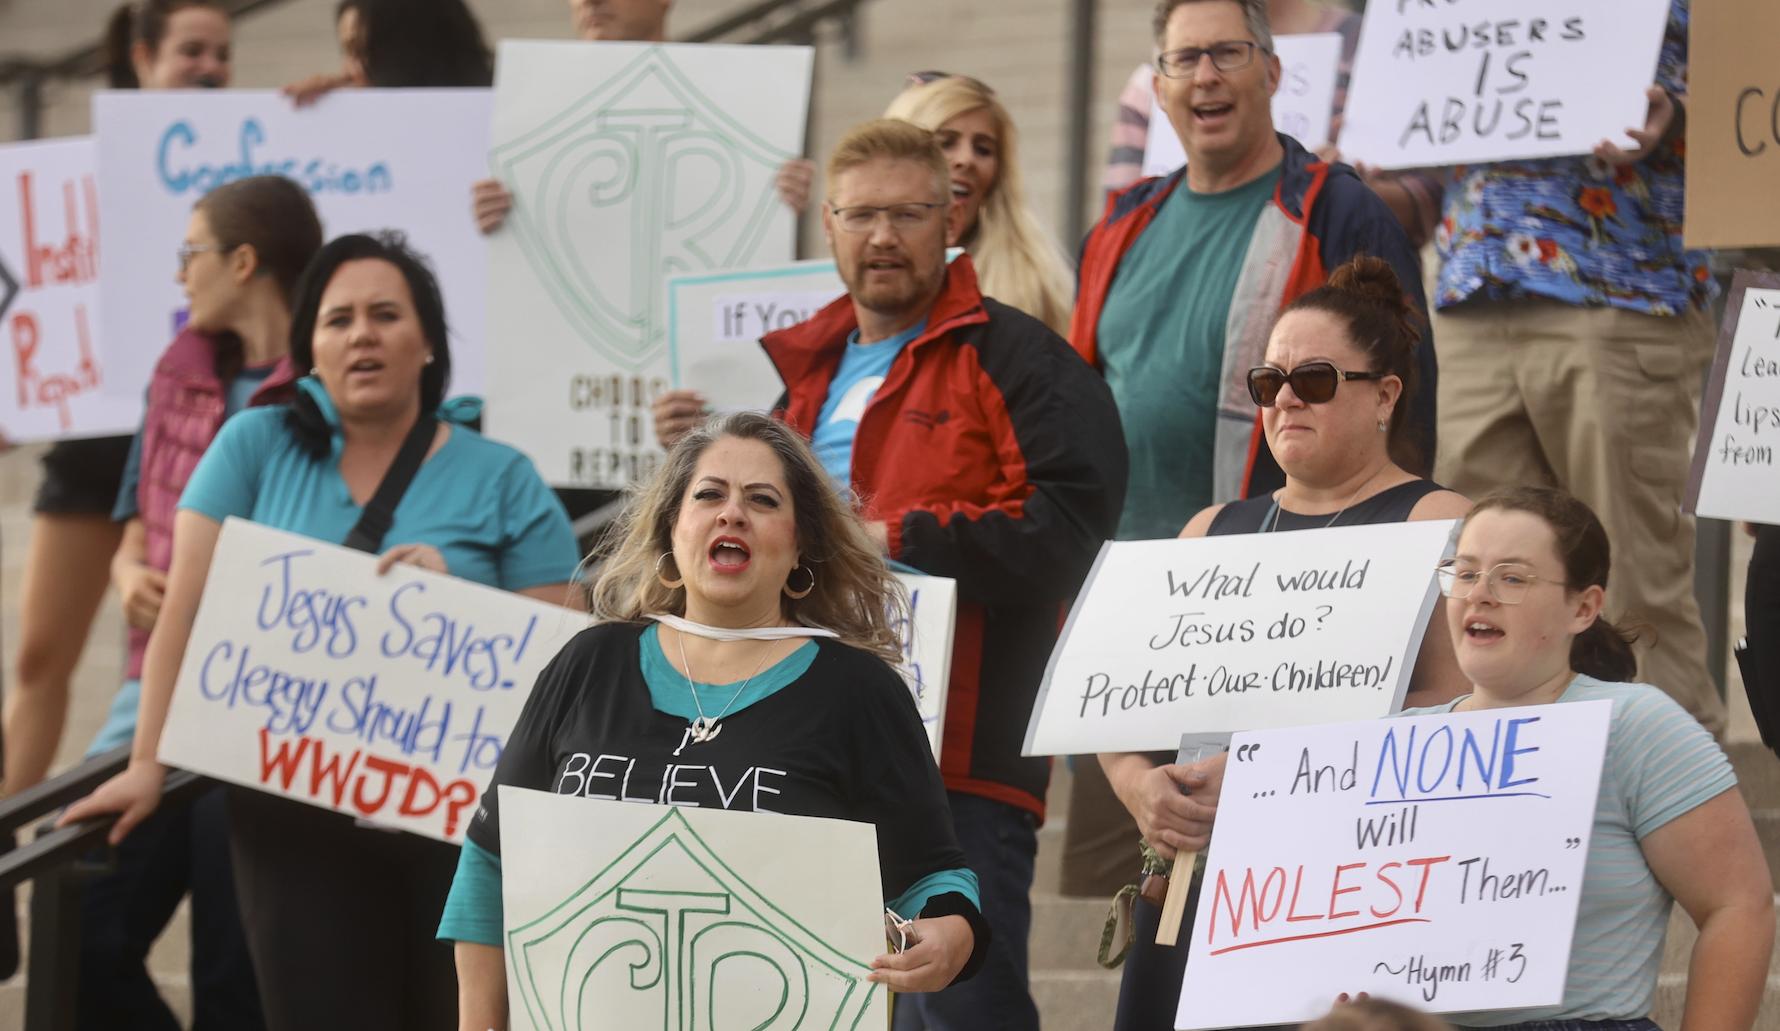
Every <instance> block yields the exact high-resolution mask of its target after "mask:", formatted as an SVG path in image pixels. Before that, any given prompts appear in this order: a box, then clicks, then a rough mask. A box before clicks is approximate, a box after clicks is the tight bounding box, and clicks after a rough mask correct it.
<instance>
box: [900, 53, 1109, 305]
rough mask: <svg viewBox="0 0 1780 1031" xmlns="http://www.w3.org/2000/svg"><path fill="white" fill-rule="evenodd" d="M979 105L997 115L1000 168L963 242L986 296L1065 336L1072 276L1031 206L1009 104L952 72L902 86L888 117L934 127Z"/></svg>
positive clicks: (971, 80)
mask: <svg viewBox="0 0 1780 1031" xmlns="http://www.w3.org/2000/svg"><path fill="white" fill-rule="evenodd" d="M979 108H980V109H986V110H987V111H988V112H989V116H990V117H991V118H993V119H994V120H995V135H996V144H997V150H998V152H999V157H1000V166H999V167H1000V173H999V174H998V175H997V176H996V177H995V185H994V186H993V187H992V188H991V189H990V190H989V195H988V196H987V197H986V198H984V200H983V206H982V208H981V209H979V210H978V212H977V223H976V225H974V226H972V227H970V228H969V229H967V230H965V234H964V238H963V239H962V240H960V241H959V242H960V243H962V244H963V245H964V248H965V250H967V251H969V252H970V256H971V258H972V259H973V260H974V261H975V262H976V267H977V275H978V277H979V281H980V282H981V284H982V289H983V293H985V294H987V295H988V296H990V297H993V298H995V299H996V300H998V301H1001V302H1002V303H1004V304H1010V305H1013V306H1014V307H1015V308H1018V309H1020V310H1021V311H1023V312H1026V313H1027V314H1029V315H1033V316H1036V317H1037V318H1038V319H1039V320H1041V321H1042V322H1044V323H1045V325H1047V326H1050V327H1051V328H1052V329H1054V330H1056V331H1057V332H1058V333H1060V334H1065V333H1068V332H1069V314H1070V308H1071V305H1072V300H1071V298H1072V296H1073V294H1074V289H1073V286H1072V283H1073V277H1072V276H1071V275H1070V273H1069V266H1068V265H1067V264H1066V263H1065V262H1064V260H1063V252H1062V250H1061V249H1060V248H1059V247H1058V246H1057V243H1056V241H1055V240H1053V239H1052V238H1051V235H1050V234H1049V233H1047V232H1046V231H1045V229H1044V227H1043V226H1041V225H1040V224H1039V222H1038V219H1037V218H1035V217H1034V216H1033V214H1032V209H1031V208H1030V207H1028V206H1027V204H1026V187H1025V185H1024V182H1023V180H1022V179H1021V176H1020V148H1019V134H1018V133H1017V132H1016V131H1015V130H1014V120H1013V118H1011V117H1010V116H1009V115H1008V113H1007V108H1005V107H1003V106H1002V105H1001V101H999V100H997V99H995V94H994V93H993V92H992V91H991V90H990V89H989V88H988V87H987V86H984V85H983V84H982V83H980V82H978V81H977V80H975V79H972V78H968V77H966V76H962V75H948V76H946V77H945V78H940V79H934V80H933V81H932V82H927V83H923V84H921V85H918V86H910V87H909V88H908V89H905V90H903V91H902V92H901V93H899V94H897V96H896V99H895V100H892V101H891V102H890V107H889V108H888V109H887V110H885V112H884V117H886V118H900V119H902V120H903V121H906V122H913V123H914V124H916V125H918V126H920V127H921V128H923V129H927V130H929V131H933V132H937V131H938V130H939V127H940V126H942V125H944V124H946V123H947V122H949V121H951V120H952V119H954V118H956V117H958V116H959V115H962V114H966V113H968V112H971V111H975V110H978V109H979Z"/></svg>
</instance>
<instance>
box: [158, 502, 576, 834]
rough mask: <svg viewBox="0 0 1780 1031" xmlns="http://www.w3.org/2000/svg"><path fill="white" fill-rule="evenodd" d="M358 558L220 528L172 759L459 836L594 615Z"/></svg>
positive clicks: (301, 540)
mask: <svg viewBox="0 0 1780 1031" xmlns="http://www.w3.org/2000/svg"><path fill="white" fill-rule="evenodd" d="M376 565H377V559H376V557H375V556H372V555H367V554H364V553H362V552H358V551H348V550H347V549H345V548H341V547H338V546H336V545H332V544H324V543H322V542H321V541H316V540H311V539H309V538H307V537H300V536H298V535H296V534H292V533H286V532H284V531H281V530H273V529H269V528H267V527H263V526H258V525H255V524H253V523H250V522H246V521H244V520H240V519H229V520H227V521H226V522H224V524H223V530H222V536H221V537H220V538H219V539H218V540H217V543H216V554H215V557H214V558H213V559H212V560H211V564H210V578H209V579H208V580H207V581H206V582H205V585H204V596H203V600H202V602H201V603H200V604H199V606H198V616H197V621H196V623H195V624H194V625H193V627H192V634H191V639H190V642H189V643H188V644H187V645H186V649H185V661H184V662H183V663H182V664H181V665H180V667H179V680H178V684H177V686H176V688H175V689H174V694H173V704H172V708H171V709H170V711H169V712H168V714H167V726H166V729H165V731H163V733H162V735H161V751H160V758H161V761H162V762H165V763H168V764H170V765H173V766H181V767H184V768H186V769H188V770H195V771H197V772H199V773H203V774H206V775H207V776H211V777H217V778H219V779H222V780H226V781H230V782H232V783H236V784H242V785H246V786H247V787H250V788H257V789H259V790H262V791H268V792H271V793H272V794H276V795H282V796H285V797H287V798H293V799H296V800H297V801H300V802H307V803H310V804H311V805H318V806H321V807H323V808H326V809H333V810H336V811H338V812H343V813H347V814H349V815H351V816H356V817H360V818H362V819H366V820H369V821H371V822H374V823H379V824H384V825H386V826H390V827H395V828H398V829H401V830H406V831H412V832H414V833H416V834H423V835H426V836H427V837H433V838H442V839H445V840H447V841H456V840H459V839H461V838H462V836H463V832H464V828H465V826H466V825H467V823H468V822H469V815H470V814H471V813H472V812H474V811H475V806H476V802H477V800H478V799H479V798H481V797H482V792H483V791H484V790H485V789H486V788H487V787H488V779H489V777H490V776H492V775H493V774H494V768H495V764H496V763H498V762H499V761H500V758H501V750H502V749H503V748H504V747H505V744H506V741H507V735H508V734H509V732H511V731H512V729H513V725H514V723H515V722H516V721H517V720H518V719H519V712H520V709H521V708H522V707H523V706H524V704H525V698H526V695H528V694H530V693H531V689H532V685H533V684H534V683H535V682H536V681H537V678H538V674H539V672H541V671H542V670H543V668H544V666H545V664H546V663H548V662H549V661H550V660H551V659H552V658H555V656H556V653H557V652H558V651H560V650H561V649H562V646H563V645H564V644H565V643H567V641H568V639H569V638H570V637H572V636H574V635H575V633H577V632H578V631H580V630H581V629H582V628H583V627H585V626H586V620H585V618H584V617H582V616H580V615H578V614H577V613H575V612H572V611H570V610H568V609H565V608H561V607H559V606H556V605H546V604H544V603H543V602H539V601H534V600H532V599H530V598H523V597H520V596H519V595H516V594H511V593H509V592H506V591H500V590H496V589H494V588H492V587H484V586H482V585H480V584H473V583H470V582H468V581H465V580H459V579H456V578H455V577H450V576H442V575H439V574H437V573H431V572H428V571H426V570H422V569H416V568H414V567H412V566H402V565H398V566H396V567H394V568H393V569H391V570H390V571H389V572H388V573H387V574H385V575H383V576H378V575H377V572H376Z"/></svg>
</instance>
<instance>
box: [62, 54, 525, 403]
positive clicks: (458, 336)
mask: <svg viewBox="0 0 1780 1031" xmlns="http://www.w3.org/2000/svg"><path fill="white" fill-rule="evenodd" d="M490 103H491V101H490V96H489V91H487V90H470V89H422V90H396V89H375V90H339V91H336V92H333V93H330V94H328V95H327V96H326V97H323V98H322V99H321V100H320V101H318V102H317V103H316V104H314V105H313V106H311V107H306V108H302V109H298V108H296V107H294V106H292V104H291V102H290V100H289V99H287V98H285V97H283V96H281V95H279V94H278V93H277V92H275V91H270V90H193V91H183V90H179V91H175V90H125V91H119V92H101V93H98V94H96V95H94V97H93V126H94V132H95V134H96V135H97V137H98V141H99V203H100V213H101V215H102V216H103V222H104V225H105V234H106V240H105V249H104V251H103V253H102V256H101V260H100V271H101V274H102V279H101V285H100V295H101V297H102V298H103V299H104V303H105V317H104V320H103V322H102V329H101V330H100V336H99V340H100V345H101V350H102V352H103V355H104V358H105V360H106V362H107V363H108V368H110V369H112V370H113V371H114V374H113V375H111V376H109V377H108V378H107V382H106V388H105V389H106V392H107V393H113V394H117V395H119V396H122V397H127V398H138V399H139V398H140V396H141V394H142V390H143V388H144V386H146V385H147V382H148V375H149V372H150V370H152V369H153V368H154V362H155V359H156V358H157V357H158V356H159V355H160V353H161V349H162V347H163V346H164V345H165V344H166V343H167V342H168V341H171V340H172V339H173V337H174V335H175V334H176V333H177V332H178V329H179V327H180V326H182V325H183V324H184V322H185V312H186V301H185V295H184V293H183V291H182V290H181V289H180V287H179V284H178V283H176V282H175V281H174V276H175V273H177V272H178V271H179V268H178V261H177V259H176V258H175V253H174V252H175V251H177V250H178V248H179V244H180V241H181V240H182V239H184V236H185V231H186V223H187V221H188V220H189V219H190V218H191V213H192V205H193V204H195V203H196V202H197V201H198V200H199V199H200V198H202V197H203V196H204V194H205V193H207V192H209V191H210V190H212V189H214V188H216V187H217V186H220V185H222V184H223V183H226V182H230V181H232V180H235V179H242V178H245V177H247V176H250V175H273V174H276V175H284V176H288V177H290V178H291V179H294V180H295V181H296V182H297V183H299V184H300V185H302V186H303V187H304V188H305V189H307V190H308V191H309V195H310V199H312V200H313V201H314V202H315V207H316V211H317V213H318V214H320V216H321V224H322V229H323V231H324V233H325V235H326V237H327V238H329V239H332V238H334V237H336V236H342V235H344V234H346V233H354V232H368V231H372V230H379V229H398V230H401V231H402V233H404V234H405V235H406V236H407V238H408V244H409V246H411V247H413V248H414V249H415V250H416V251H418V252H420V253H421V254H422V255H424V256H425V257H426V259H427V260H428V262H430V263H431V265H432V269H433V272H434V274H436V275H437V276H438V278H439V284H440V288H441V289H442V291H443V292H444V297H445V315H446V318H447V320H448V324H449V325H450V327H451V340H450V345H451V387H450V393H451V394H453V395H458V394H480V393H481V392H482V389H483V361H484V355H483V337H482V332H483V327H484V325H485V323H486V322H487V315H486V309H485V302H486V295H487V290H486V287H485V283H486V281H487V274H488V265H487V259H486V258H485V256H484V250H485V247H484V244H483V239H482V234H481V233H479V232H477V230H476V223H475V219H474V218H472V217H471V215H470V185H471V184H472V183H474V182H475V181H476V180H478V179H481V178H484V177H485V176H486V174H487V173H486V172H485V171H484V169H485V167H486V161H485V155H486V150H487V144H488V118H489V110H490Z"/></svg>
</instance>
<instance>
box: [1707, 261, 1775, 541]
mask: <svg viewBox="0 0 1780 1031" xmlns="http://www.w3.org/2000/svg"><path fill="white" fill-rule="evenodd" d="M1777 451H1780V273H1772V272H1738V273H1737V274H1736V276H1735V277H1734V278H1733V279H1732V281H1731V295H1730V299H1729V302H1728V303H1727V304H1726V305H1725V319H1724V325H1723V327H1722V328H1721V329H1720V330H1719V334H1718V353H1717V355H1716V356H1715V357H1714V358H1713V360H1712V374H1711V377H1710V378H1709V379H1708V381H1707V385H1706V394H1705V397H1704V398H1703V400H1702V403H1701V405H1700V437H1699V443H1698V445H1697V446H1696V447H1695V448H1694V455H1693V471H1692V473H1691V475H1690V476H1689V477H1688V486H1687V504H1686V505H1685V507H1686V509H1687V510H1688V511H1690V512H1694V513H1696V514H1698V515H1703V516H1710V517H1711V518H1714V519H1741V520H1747V521H1749V522H1754V523H1780V475H1776V461H1775V455H1776V452H1777Z"/></svg>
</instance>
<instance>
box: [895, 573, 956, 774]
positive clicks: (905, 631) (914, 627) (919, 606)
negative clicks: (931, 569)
mask: <svg viewBox="0 0 1780 1031" xmlns="http://www.w3.org/2000/svg"><path fill="white" fill-rule="evenodd" d="M896 579H898V580H900V581H902V588H903V590H905V591H907V592H908V595H909V612H908V618H907V619H904V620H900V621H898V622H897V623H896V624H895V629H896V636H897V637H899V638H901V639H902V671H901V672H902V676H903V679H904V680H907V681H908V682H909V690H910V691H911V692H913V693H914V696H915V708H916V709H918V710H920V713H921V725H922V726H923V727H925V728H927V740H928V743H929V744H931V745H933V757H934V758H935V759H936V760H937V759H938V758H939V747H940V737H941V736H942V735H943V734H944V732H945V725H946V685H947V683H948V682H949V681H950V679H951V675H952V632H953V630H954V628H955V626H956V624H957V620H958V581H956V580H949V579H947V578H945V577H940V576H922V575H920V574H918V573H897V574H896Z"/></svg>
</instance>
